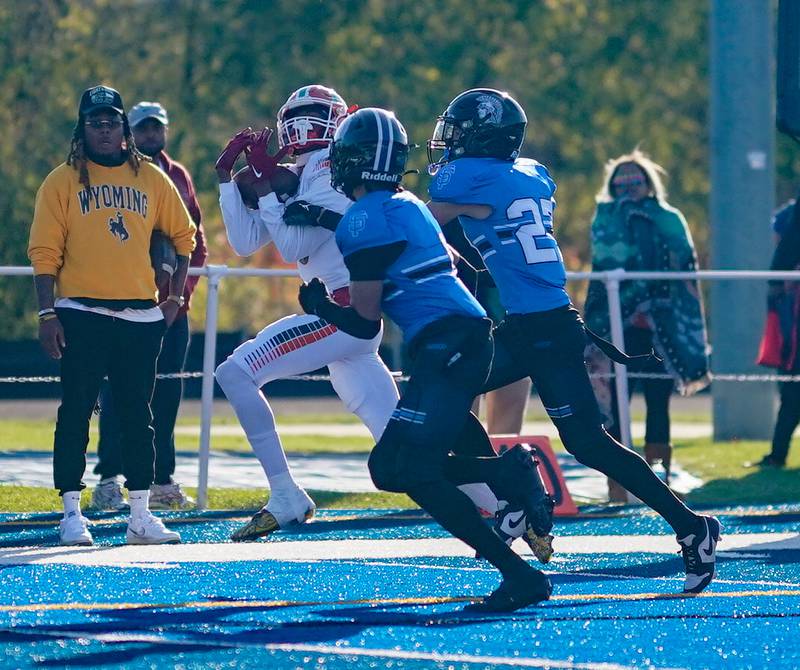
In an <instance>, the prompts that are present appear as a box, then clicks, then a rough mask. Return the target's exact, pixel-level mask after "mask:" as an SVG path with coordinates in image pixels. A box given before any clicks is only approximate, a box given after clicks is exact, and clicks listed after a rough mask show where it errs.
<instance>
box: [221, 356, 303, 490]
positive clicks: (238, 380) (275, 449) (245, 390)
mask: <svg viewBox="0 0 800 670" xmlns="http://www.w3.org/2000/svg"><path fill="white" fill-rule="evenodd" d="M214 374H215V376H216V379H217V383H218V384H219V385H220V387H221V388H222V390H223V391H224V392H225V395H226V397H227V398H228V401H229V402H230V403H231V405H232V406H233V409H234V411H235V412H236V416H237V418H238V419H239V423H240V424H241V426H242V429H243V430H244V432H245V435H247V441H248V442H250V446H251V447H252V448H253V452H255V455H256V458H258V461H259V463H261V467H262V468H263V470H264V474H265V475H267V479H269V481H270V487H272V479H273V477H275V476H278V475H281V474H286V473H288V472H289V463H288V462H287V461H286V454H285V453H284V452H283V446H282V445H281V439H280V437H278V432H277V431H276V430H275V415H274V414H273V413H272V408H271V407H270V406H269V403H268V402H267V399H266V398H265V397H264V394H263V393H261V391H260V389H259V388H258V386H256V382H255V381H253V378H252V377H251V376H250V375H249V374H247V373H246V372H245V371H244V370H243V369H242V368H241V367H240V366H239V364H238V363H236V362H235V361H232V360H228V361H226V362H225V363H223V364H222V365H220V366H219V367H218V368H217V370H216V372H215V373H214Z"/></svg>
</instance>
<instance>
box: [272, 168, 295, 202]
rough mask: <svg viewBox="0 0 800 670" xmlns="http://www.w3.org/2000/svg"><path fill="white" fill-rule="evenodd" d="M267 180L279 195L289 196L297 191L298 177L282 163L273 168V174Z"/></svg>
mask: <svg viewBox="0 0 800 670" xmlns="http://www.w3.org/2000/svg"><path fill="white" fill-rule="evenodd" d="M269 181H270V184H272V190H273V191H275V193H277V194H278V196H279V197H280V196H284V197H286V196H288V197H291V196H293V195H295V193H297V187H298V186H299V185H300V177H298V176H297V175H296V174H295V173H294V172H292V171H291V170H290V169H289V168H286V167H283V166H282V165H279V166H278V167H277V168H276V169H275V174H273V175H272V177H270V180H269ZM281 199H283V198H281Z"/></svg>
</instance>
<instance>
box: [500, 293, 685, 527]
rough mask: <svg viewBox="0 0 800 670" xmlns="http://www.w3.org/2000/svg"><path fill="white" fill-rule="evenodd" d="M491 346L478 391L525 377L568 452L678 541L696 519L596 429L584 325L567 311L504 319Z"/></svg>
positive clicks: (634, 456)
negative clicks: (656, 517)
mask: <svg viewBox="0 0 800 670" xmlns="http://www.w3.org/2000/svg"><path fill="white" fill-rule="evenodd" d="M494 339H495V355H494V360H493V363H492V370H491V373H490V375H489V379H488V380H487V383H486V387H485V388H484V391H491V390H494V389H496V388H500V387H501V386H505V385H506V384H510V383H511V382H514V381H516V380H518V379H522V378H523V377H526V376H527V377H530V378H531V380H532V381H533V385H534V387H535V388H536V391H537V393H538V394H539V398H540V399H541V401H542V404H543V405H544V407H545V410H546V411H547V414H548V415H549V416H550V418H551V419H552V421H553V423H554V424H555V426H556V428H557V429H558V433H559V436H560V437H561V441H562V442H563V443H564V447H565V448H566V449H567V451H568V452H570V453H571V454H572V455H573V456H575V458H576V459H577V460H578V461H579V462H580V463H582V464H584V465H586V466H588V467H590V468H593V469H594V470H598V471H600V472H602V473H603V474H605V475H607V476H609V477H611V478H612V479H615V480H616V481H618V482H619V483H620V484H621V485H622V486H624V487H625V488H626V489H627V490H628V491H630V492H631V493H632V494H633V495H635V496H636V497H637V498H639V499H640V500H641V501H642V502H644V503H645V504H647V505H649V506H650V507H651V508H652V509H654V510H655V511H656V512H658V513H659V514H660V515H661V516H662V517H664V519H666V521H667V522H668V523H669V524H670V525H671V526H672V528H673V529H674V530H675V532H676V533H677V534H678V535H679V536H683V535H685V534H687V533H689V532H691V531H692V529H693V527H694V525H695V524H696V519H697V517H696V515H695V514H694V513H693V512H692V511H691V510H689V509H688V508H687V507H686V506H685V505H684V504H683V503H682V502H681V501H680V500H679V499H678V498H677V497H676V496H675V494H673V493H672V491H671V490H670V489H669V487H668V486H666V485H665V484H664V482H662V481H661V480H660V479H659V478H658V476H657V475H656V474H655V473H653V471H652V470H651V469H650V467H649V466H648V465H647V463H645V462H644V460H643V459H642V458H641V457H640V456H639V455H638V454H636V453H635V452H634V451H631V450H630V449H628V448H626V447H624V446H623V445H622V444H620V443H619V442H617V441H616V440H615V439H613V438H612V437H611V436H610V435H609V434H608V433H607V432H606V431H605V429H604V428H603V424H602V418H601V414H600V409H599V407H598V405H597V399H596V398H595V395H594V391H593V390H592V386H591V383H590V381H589V375H588V373H587V371H586V365H585V363H584V358H583V351H584V348H585V346H586V334H585V331H584V329H583V320H582V319H581V317H580V314H579V313H578V311H577V310H576V309H575V308H574V307H573V306H572V305H567V306H565V307H560V308H557V309H553V310H549V311H546V312H534V313H531V314H512V315H509V316H508V317H506V319H504V320H503V322H502V323H500V324H499V325H498V326H497V328H496V329H495V330H494Z"/></svg>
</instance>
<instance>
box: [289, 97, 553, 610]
mask: <svg viewBox="0 0 800 670" xmlns="http://www.w3.org/2000/svg"><path fill="white" fill-rule="evenodd" d="M407 157H408V139H407V136H406V132H405V130H404V129H403V126H402V125H400V123H399V121H398V120H397V119H396V118H395V116H394V114H393V113H391V112H387V111H385V110H382V109H373V108H366V109H360V110H358V111H357V112H355V113H354V114H352V115H350V116H349V117H347V118H346V119H345V120H344V121H343V123H342V124H341V125H340V126H339V128H338V129H337V131H336V135H335V137H334V140H333V145H332V146H331V181H332V183H333V185H334V187H335V188H337V189H339V190H341V191H342V192H344V194H345V195H347V196H348V197H349V198H350V199H351V200H353V201H354V204H353V205H352V206H351V207H350V209H348V210H347V212H346V213H345V214H344V216H343V218H342V219H341V221H340V223H339V225H338V227H337V229H336V242H337V244H338V245H339V248H340V249H341V251H342V255H343V256H344V259H345V263H346V264H347V268H348V270H349V271H350V279H351V283H350V305H349V306H348V307H342V306H339V305H337V304H336V303H334V302H333V301H331V300H330V299H329V298H328V295H327V293H326V291H325V287H324V285H323V284H322V283H321V282H319V280H316V279H315V280H312V281H311V282H309V283H308V284H305V285H303V286H302V287H301V289H300V304H301V305H302V307H303V309H304V310H305V311H306V312H307V313H313V314H316V315H317V316H319V317H321V318H323V319H325V320H327V321H328V322H330V323H332V324H333V325H334V326H336V327H337V328H339V329H341V330H343V331H345V332H347V333H349V334H351V335H353V336H355V337H362V338H370V337H374V335H375V333H377V332H378V330H379V328H380V324H381V312H382V311H385V312H386V313H387V315H388V316H390V317H391V318H392V320H393V321H394V322H395V323H397V325H398V326H399V327H400V329H401V330H402V331H403V337H404V340H405V341H406V343H407V345H408V352H409V358H410V360H411V365H410V370H408V371H407V372H408V374H409V375H410V380H409V381H408V383H407V384H406V385H405V388H404V391H403V394H402V397H401V398H400V401H399V402H398V405H397V407H396V409H395V411H394V414H393V415H392V418H391V420H390V421H389V424H388V426H387V428H386V430H385V431H384V433H383V435H382V437H381V439H380V440H379V441H378V443H377V444H376V446H375V448H374V449H373V451H372V453H371V454H370V458H369V469H370V474H371V476H372V479H373V482H374V483H375V485H376V486H377V487H378V488H379V489H383V490H385V491H396V492H403V493H407V494H408V495H409V496H410V497H411V498H412V499H413V500H414V501H415V502H417V503H418V504H419V505H420V506H421V507H422V508H424V509H425V510H426V511H427V512H429V513H430V515H431V516H432V517H433V518H434V519H436V521H438V522H439V523H440V524H441V525H442V526H443V527H444V528H445V529H447V530H448V531H449V532H450V533H452V534H453V535H454V536H456V537H458V538H459V539H461V540H463V541H464V542H466V543H467V544H468V545H470V546H471V547H472V548H474V549H475V550H476V551H477V552H478V553H479V554H480V555H481V556H483V557H484V558H486V559H487V560H489V561H490V562H491V563H492V564H493V565H494V566H495V567H497V569H498V570H499V571H500V572H501V574H502V576H503V581H502V583H501V584H500V586H499V587H498V588H497V590H495V591H494V592H493V593H492V594H491V595H490V596H488V597H486V598H485V599H483V600H481V601H480V602H478V603H476V604H475V605H473V606H471V609H478V610H481V611H492V612H500V611H513V610H516V609H519V608H521V607H525V606H527V605H531V604H534V603H537V602H540V601H542V600H547V598H548V597H549V595H550V591H551V585H550V581H549V579H548V578H547V577H546V576H545V575H544V574H543V573H542V572H540V571H539V570H537V569H535V568H533V567H532V566H531V565H529V564H528V563H527V562H525V561H524V560H523V559H522V558H521V557H520V556H518V555H517V554H516V553H514V551H512V550H511V548H510V547H509V546H507V545H506V543H505V542H504V541H503V540H501V539H500V538H499V537H498V536H497V535H496V534H495V533H494V532H493V531H492V530H491V529H490V528H489V527H488V526H487V525H486V524H485V523H484V522H483V520H482V519H481V517H480V515H479V514H478V512H477V510H476V508H475V506H474V505H473V504H472V502H471V501H470V499H469V498H468V497H467V496H466V495H465V494H464V493H463V492H462V491H460V490H459V489H458V486H459V485H462V484H467V483H475V482H486V483H487V484H488V485H489V486H490V488H492V490H493V492H494V493H495V495H497V497H498V498H501V499H505V500H509V501H511V502H513V503H514V504H518V505H520V506H522V507H523V508H524V509H525V510H526V511H528V512H529V513H531V514H537V513H538V508H539V505H540V502H541V494H542V493H543V489H542V487H541V485H540V484H539V479H538V473H537V471H536V467H535V463H534V461H533V459H532V456H531V453H530V452H529V451H527V450H526V449H524V448H523V447H522V446H519V445H518V446H517V447H515V448H513V449H511V450H509V451H508V452H506V454H505V455H503V456H502V457H497V456H494V455H493V454H494V452H493V451H492V450H491V444H490V442H489V438H488V435H487V434H486V432H485V431H484V430H483V427H482V426H481V424H480V422H478V420H477V419H476V418H475V416H474V415H472V414H471V413H470V406H471V404H472V401H473V399H474V398H475V396H476V395H477V393H478V392H479V390H480V389H481V387H482V386H483V385H484V383H485V381H486V377H487V375H488V373H489V366H490V363H491V359H492V339H491V335H490V330H491V323H490V322H489V320H488V319H487V318H486V312H485V311H484V309H483V308H482V307H481V306H480V305H479V304H478V302H477V301H476V300H475V299H474V298H473V297H472V295H471V294H470V293H469V291H467V290H466V288H465V287H464V285H463V284H462V283H461V281H460V280H459V279H458V278H457V277H456V274H455V269H454V266H453V259H452V257H451V255H450V254H449V253H448V250H447V247H446V245H445V242H444V238H443V236H442V232H441V229H440V227H439V225H438V224H437V223H436V221H435V220H434V218H433V217H432V216H431V213H430V212H429V211H428V209H427V208H426V207H425V205H424V204H423V203H422V201H421V200H419V199H418V198H416V197H415V196H414V195H412V194H411V193H409V192H407V191H404V190H403V189H402V188H401V187H400V182H401V179H402V177H403V173H404V171H405V164H406V159H407ZM462 427H463V429H464V432H465V434H467V436H468V437H467V439H466V440H465V442H467V443H469V444H470V445H474V448H473V449H472V450H471V453H472V454H473V455H470V456H468V455H465V448H464V447H465V445H463V444H459V445H456V442H455V440H456V438H457V437H458V435H459V433H460V431H461V430H462ZM456 447H458V449H459V451H460V452H461V455H460V456H459V457H457V458H456V457H454V456H452V454H451V453H450V452H451V450H453V449H454V448H456ZM476 454H492V456H488V455H487V456H486V457H480V456H478V455H476Z"/></svg>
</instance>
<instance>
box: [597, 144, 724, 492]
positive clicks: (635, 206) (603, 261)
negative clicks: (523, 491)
mask: <svg viewBox="0 0 800 670" xmlns="http://www.w3.org/2000/svg"><path fill="white" fill-rule="evenodd" d="M662 174H665V172H664V170H663V168H661V167H660V166H659V165H657V164H656V163H654V162H653V161H652V160H650V158H648V157H647V156H646V155H645V154H643V153H642V152H641V151H639V150H638V149H637V150H635V151H633V152H632V153H630V154H626V155H623V156H620V157H619V158H615V159H613V160H611V161H609V162H608V163H607V164H606V168H605V177H604V182H603V187H602V189H601V190H600V192H599V193H598V195H597V211H596V213H595V217H594V221H593V222H592V270H594V271H598V272H601V271H607V270H613V269H616V268H623V269H625V270H628V271H658V272H662V271H674V272H678V271H694V270H695V269H696V268H697V257H696V254H695V250H694V245H693V243H692V237H691V234H690V233H689V229H688V227H687V225H686V220H685V219H684V218H683V215H682V214H681V213H680V212H679V211H678V210H677V209H675V208H674V207H671V206H670V205H668V204H667V202H666V199H665V198H666V193H665V190H664V185H663V182H662V180H661V175H662ZM620 299H621V303H622V320H623V324H622V325H623V329H624V334H625V348H626V350H627V352H628V353H629V354H643V353H647V352H648V351H650V350H651V348H652V349H654V350H655V352H656V354H657V355H658V357H659V358H660V359H661V362H652V361H651V362H650V363H648V364H646V365H645V367H643V368H639V369H634V368H630V369H629V372H632V373H635V372H640V373H655V374H661V375H662V377H661V378H658V377H655V378H643V379H639V380H637V379H635V378H633V379H631V384H630V387H629V388H630V389H631V390H633V387H634V385H635V382H636V381H640V382H641V387H642V390H643V392H644V397H645V403H646V406H647V419H646V433H645V445H644V452H645V459H646V460H647V462H648V463H650V464H652V463H654V462H655V461H659V460H660V461H661V462H662V464H663V466H664V469H665V471H666V473H667V481H669V473H670V464H671V458H672V445H671V442H670V425H669V401H670V396H671V394H672V391H673V390H674V389H675V388H676V387H677V389H678V391H679V392H680V393H681V394H682V395H690V394H692V393H695V392H697V391H699V390H700V389H702V388H704V387H705V386H707V385H708V383H709V373H708V343H707V338H706V327H705V319H704V315H703V303H702V299H701V296H700V293H699V291H698V286H697V282H696V281H695V280H681V281H675V280H673V281H667V280H659V281H653V280H650V281H624V282H622V284H621V286H620ZM585 317H586V324H587V326H588V327H589V328H590V329H591V330H593V331H594V332H595V333H597V334H598V335H601V336H602V337H606V338H608V337H610V324H609V318H608V299H607V294H606V290H605V286H604V284H603V283H602V282H599V281H594V282H591V283H590V285H589V293H588V295H587V299H586V305H585ZM589 361H590V365H591V368H592V372H594V373H610V372H611V363H610V361H609V360H608V359H606V358H605V357H604V356H603V355H602V354H600V352H599V350H597V349H596V348H595V347H592V350H591V351H590V353H589ZM611 382H612V380H611V379H610V378H609V377H607V376H606V377H603V376H601V377H595V378H594V379H593V383H594V384H595V392H596V393H597V395H598V400H599V401H600V405H601V408H603V409H604V411H605V412H606V416H607V417H608V422H607V424H606V426H607V428H608V430H609V432H610V433H611V434H612V435H613V436H614V437H616V438H617V439H619V438H620V428H619V419H618V416H617V398H616V394H615V392H614V385H613V384H612V383H611ZM609 496H610V497H611V499H612V500H624V499H625V496H626V494H625V492H624V491H622V490H620V489H619V488H618V486H617V485H615V483H614V482H609Z"/></svg>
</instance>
